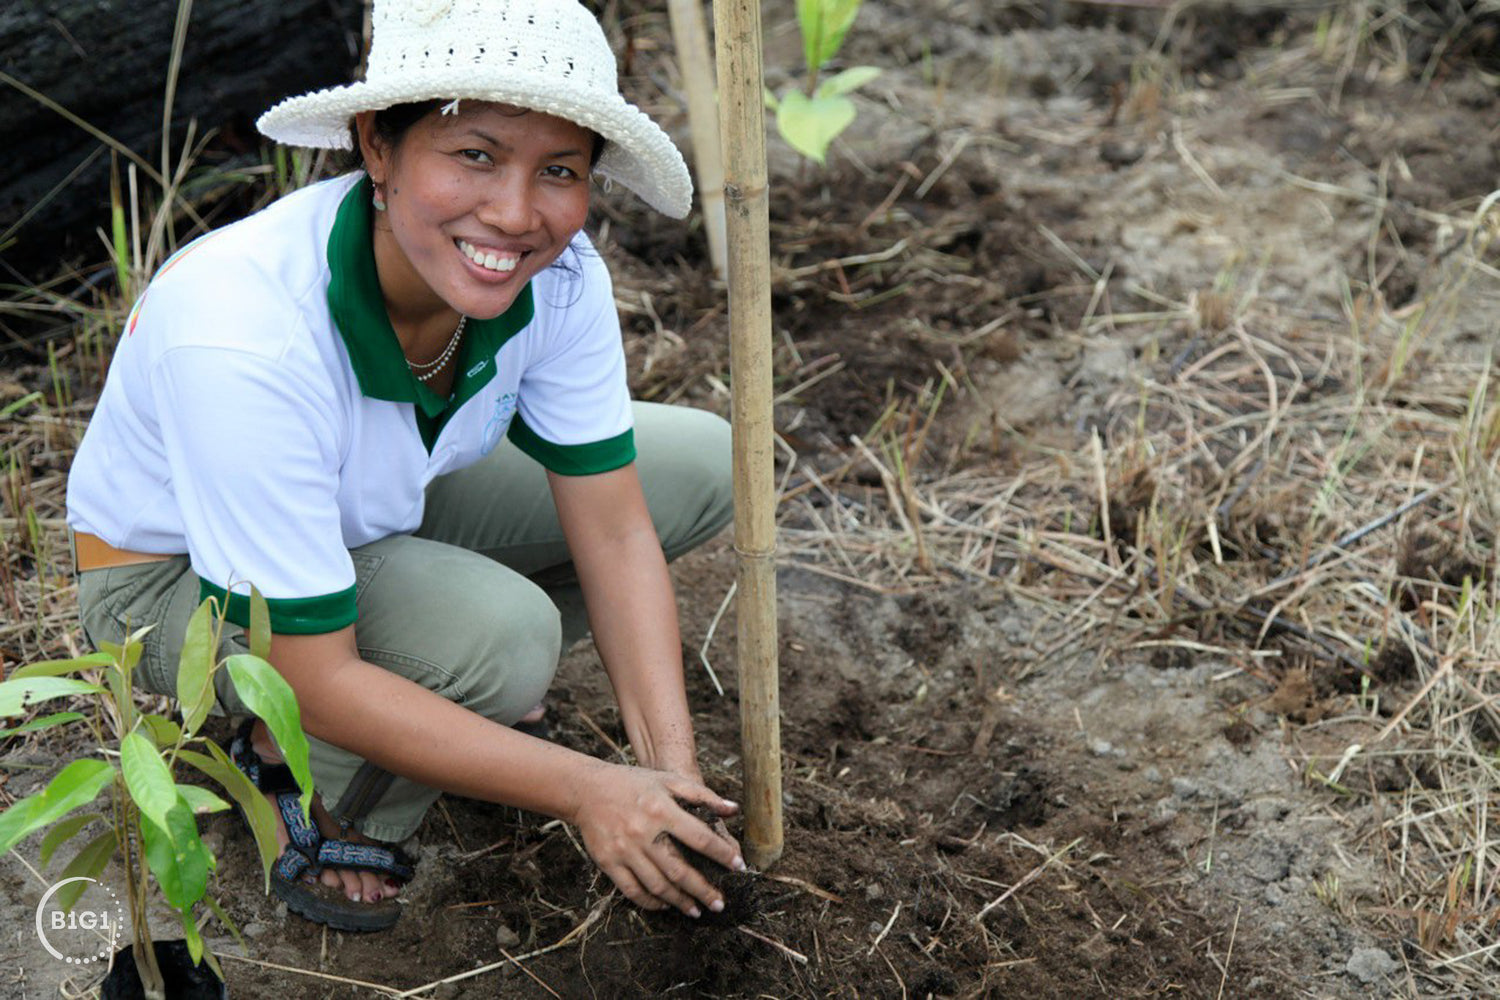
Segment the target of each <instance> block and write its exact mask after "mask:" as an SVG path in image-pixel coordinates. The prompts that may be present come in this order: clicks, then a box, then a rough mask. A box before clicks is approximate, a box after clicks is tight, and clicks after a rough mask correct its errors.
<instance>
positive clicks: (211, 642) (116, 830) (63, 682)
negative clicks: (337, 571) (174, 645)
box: [0, 591, 313, 1000]
mask: <svg viewBox="0 0 1500 1000" xmlns="http://www.w3.org/2000/svg"><path fill="white" fill-rule="evenodd" d="M250 606H251V613H250V629H249V631H248V634H247V638H248V639H249V645H250V652H249V653H242V654H238V655H234V656H230V657H227V658H225V659H223V660H219V659H217V658H216V657H215V650H217V649H218V648H219V640H220V638H221V636H222V633H223V628H224V617H223V614H222V612H221V611H219V610H218V607H217V603H216V602H215V601H214V599H213V598H209V599H208V600H206V601H204V602H203V603H202V604H201V605H199V607H198V610H197V611H196V612H194V614H193V617H192V619H191V620H190V621H189V623H188V627H187V633H186V635H185V637H184V641H183V645H182V656H181V664H180V667H179V670H178V674H177V699H178V702H179V707H180V710H181V719H180V720H174V719H169V718H167V717H165V716H162V715H157V714H154V713H144V712H141V711H140V710H139V708H138V707H137V706H136V703H135V698H134V671H135V668H136V665H137V664H138V663H139V662H140V659H141V652H142V649H143V646H142V642H141V640H142V639H143V638H144V636H145V635H146V633H147V632H149V631H150V629H151V626H147V627H145V628H142V629H139V630H137V631H135V632H134V633H132V634H131V635H130V636H129V637H128V638H126V640H125V642H124V643H121V644H118V645H116V644H114V643H100V644H99V646H100V650H99V652H97V653H91V654H89V655H87V656H80V657H76V658H74V659H70V660H55V661H48V662H43V663H33V664H30V665H28V666H24V667H21V668H19V669H18V670H16V671H15V672H14V673H13V674H11V676H10V679H8V680H6V681H5V682H4V683H0V719H9V718H13V717H17V716H22V715H25V714H27V713H28V711H29V710H30V709H31V707H32V706H35V705H38V704H41V703H43V702H47V701H53V700H55V699H58V698H65V697H70V698H74V699H75V705H76V706H77V707H78V708H82V709H84V710H83V711H65V712H55V713H52V714H49V715H45V716H42V717H40V718H35V719H32V720H30V721H28V722H25V723H23V724H21V725H18V726H15V727H14V728H11V729H4V730H0V738H3V737H10V736H15V735H17V734H20V733H28V732H38V731H41V730H49V729H56V728H59V727H63V726H69V725H77V726H79V727H81V728H84V729H86V730H87V736H88V738H89V743H90V744H91V749H90V750H89V751H88V752H86V753H83V754H81V755H80V756H79V757H78V758H77V759H75V760H73V761H72V762H70V763H69V764H68V765H67V766H66V767H64V768H63V769H62V771H60V772H59V773H58V774H57V776H56V777H54V778H53V779H52V780H51V781H50V782H49V783H48V784H47V787H46V788H44V789H43V790H42V791H40V792H37V793H36V794H34V795H30V796H27V797H26V798H24V799H21V800H19V801H18V802H16V803H14V804H13V805H12V806H11V807H10V808H9V809H7V810H5V811H4V812H3V813H0V851H8V850H10V849H11V848H13V847H15V846H16V845H17V844H18V843H20V842H21V841H22V840H23V839H24V838H25V837H27V836H28V835H30V834H32V833H35V832H38V831H41V830H44V829H45V830H47V831H48V832H47V834H46V836H45V838H44V839H43V841H42V846H41V861H42V863H43V864H44V865H45V864H46V863H47V862H48V861H50V860H51V858H52V856H53V855H54V854H55V853H56V852H57V850H58V848H59V847H61V846H62V845H63V844H64V843H66V842H67V841H68V840H71V839H72V838H73V837H75V836H77V835H78V834H80V833H82V832H83V831H84V830H87V829H91V828H96V827H102V832H97V833H96V834H95V836H94V837H93V838H92V839H90V840H89V841H88V843H86V844H85V845H84V846H83V847H82V848H81V849H80V850H79V851H78V852H77V853H76V854H74V856H73V858H72V860H71V861H70V862H69V863H68V865H67V866H66V867H65V868H64V869H63V871H62V873H61V877H62V878H63V879H67V878H72V877H75V876H87V877H88V878H90V879H97V878H98V876H99V875H100V874H101V873H102V872H103V871H104V869H105V867H106V866H107V865H108V864H109V862H110V861H111V860H112V859H115V858H118V859H119V861H120V863H121V866H122V867H123V869H124V872H125V882H126V894H125V895H126V901H127V903H128V904H129V911H130V923H131V938H132V941H133V944H134V949H133V950H134V957H135V964H136V968H137V970H138V972H139V974H140V979H141V986H142V987H143V989H144V991H145V996H146V997H148V998H150V1000H163V998H164V996H165V987H164V985H163V980H162V973H161V970H160V968H159V967H158V965H157V961H156V951H155V948H154V946H153V943H152V938H151V929H150V927H149V925H148V922H147V914H146V908H147V898H148V893H149V889H150V883H151V880H152V879H154V880H155V882H156V886H157V888H158V890H159V891H160V893H161V896H162V898H163V899H164V900H166V902H167V904H168V905H169V906H171V907H172V908H173V909H175V910H176V911H177V913H178V916H179V918H180V920H181V924H182V932H183V937H184V938H185V939H186V941H187V947H188V952H189V954H190V955H191V956H192V959H193V962H194V963H195V964H197V963H199V962H202V961H207V962H208V964H209V966H210V967H211V968H212V969H213V970H214V972H215V973H216V974H218V976H219V978H221V979H222V978H223V971H222V970H221V969H220V968H219V964H218V961H217V959H215V957H214V955H213V953H212V951H210V950H209V948H208V946H207V944H206V943H205V942H204V940H203V937H202V935H201V934H200V933H199V930H198V922H197V920H196V919H195V918H194V913H193V911H194V909H195V908H196V907H197V905H198V904H199V903H202V904H204V905H205V906H207V907H208V908H209V909H210V910H212V911H213V913H214V914H215V915H216V916H218V918H219V919H220V921H222V922H223V923H224V925H225V926H226V927H228V928H230V930H231V931H233V932H234V933H235V934H236V936H238V930H236V929H235V927H234V925H233V923H232V922H231V921H230V920H229V917H228V916H227V915H226V914H225V913H224V911H223V910H222V909H221V908H220V907H219V904H218V902H217V901H216V900H215V899H214V898H213V897H212V896H210V895H209V894H208V878H209V874H210V873H211V872H212V871H213V870H214V869H215V867H216V860H215V858H214V855H213V853H212V852H211V851H210V850H209V849H208V848H207V847H206V846H205V845H204V843H203V840H202V838H201V837H200V836H199V834H198V821H197V816H198V815H199V814H201V813H211V812H219V811H222V810H225V809H228V808H230V805H229V803H228V802H227V801H225V800H224V799H223V798H221V797H220V796H219V795H218V794H216V793H215V792H212V791H210V790H209V789H207V788H204V787H202V786H199V785H190V784H182V783H179V782H178V780H177V777H176V772H177V768H178V765H179V764H183V763H186V764H188V765H190V766H191V767H192V768H193V769H195V770H197V771H198V772H200V773H201V774H203V775H205V776H207V777H208V778H211V779H212V780H213V781H214V782H216V783H217V784H218V785H219V786H220V787H221V789H222V790H223V791H224V792H226V793H227V794H228V795H229V796H230V797H231V798H233V799H234V801H235V802H236V803H238V805H239V807H240V809H241V811H242V812H243V814H244V816H245V819H246V821H247V823H248V824H249V826H250V828H251V830H252V831H253V833H254V836H255V840H256V845H257V847H258V848H259V851H260V855H261V862H262V865H263V866H264V868H265V872H266V879H267V886H268V887H269V884H270V871H271V865H272V863H273V862H274V861H275V859H276V856H277V846H276V819H275V816H274V815H273V814H272V812H271V806H270V804H269V803H267V802H266V798H265V796H264V795H262V794H261V793H260V792H259V791H257V790H256V788H255V786H254V785H253V784H252V783H251V781H250V779H249V778H248V777H246V776H245V775H244V774H243V773H241V772H240V770H239V769H238V768H237V767H235V765H234V763H233V762H232V761H231V760H230V759H229V756H228V755H227V754H226V753H225V752H224V751H223V750H222V749H221V748H220V747H219V746H218V744H216V743H214V742H213V741H212V740H210V739H208V738H206V737H204V736H203V735H201V733H200V732H199V730H200V728H201V727H202V725H203V723H204V721H205V720H206V719H207V718H208V713H209V709H210V708H212V707H213V704H214V676H215V674H217V673H218V671H219V670H221V669H223V670H228V671H229V677H230V679H231V681H233V683H234V687H235V690H236V691H237V692H238V694H239V696H240V699H241V700H242V701H243V702H244V704H245V706H246V707H247V708H249V709H250V711H252V712H254V713H255V714H256V715H257V716H259V717H260V718H261V719H263V720H264V721H265V723H266V725H267V726H268V727H269V728H270V730H271V733H272V735H273V737H274V738H275V740H276V743H277V745H278V747H279V748H280V749H281V750H282V752H283V754H284V755H285V757H286V763H287V766H288V767H290V768H291V770H292V774H293V775H294V776H295V777H296V779H297V784H298V785H299V787H300V788H301V789H302V796H301V804H302V809H303V812H304V814H306V813H307V810H308V808H309V806H310V805H311V802H312V795H313V787H312V773H311V771H310V770H309V768H308V761H307V753H308V748H307V737H306V736H305V735H304V734H303V732H302V725H301V717H300V714H299V712H298V709H297V699H296V696H295V695H294V694H293V693H292V689H291V687H290V685H288V684H287V682H286V681H285V680H284V679H282V677H281V675H280V674H279V673H277V672H276V670H275V668H274V667H272V666H271V665H270V664H269V663H267V662H266V660H265V654H266V651H267V650H268V649H269V647H270V643H271V628H270V618H269V615H268V613H267V611H266V604H265V601H264V600H263V599H262V598H261V596H260V594H259V593H258V592H255V591H252V592H251V604H250ZM73 675H81V676H73ZM112 744H113V745H112ZM100 796H104V797H105V808H104V810H103V811H101V812H81V810H83V809H84V808H85V807H87V806H89V805H91V804H93V803H94V802H95V801H96V800H97V799H99V797H100ZM86 884H87V883H86V882H83V881H79V882H75V883H73V884H72V885H70V886H66V887H64V888H63V889H60V890H59V891H58V892H57V893H56V895H55V896H54V897H53V898H54V899H56V900H58V902H59V905H61V906H62V907H63V908H64V909H65V910H70V909H71V908H72V906H73V904H74V903H76V902H77V900H78V897H79V895H80V894H81V893H82V890H83V889H84V888H85V886H86Z"/></svg>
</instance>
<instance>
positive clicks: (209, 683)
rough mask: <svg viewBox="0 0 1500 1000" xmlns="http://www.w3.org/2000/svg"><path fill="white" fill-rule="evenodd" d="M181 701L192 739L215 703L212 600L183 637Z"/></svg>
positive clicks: (190, 621) (201, 608) (186, 729)
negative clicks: (210, 604)
mask: <svg viewBox="0 0 1500 1000" xmlns="http://www.w3.org/2000/svg"><path fill="white" fill-rule="evenodd" d="M177 664H178V665H177V700H178V701H179V702H181V703H182V728H183V731H184V732H186V733H187V734H188V735H189V736H191V735H193V734H194V733H196V732H197V731H198V727H199V726H201V725H203V720H204V719H206V718H208V710H209V709H210V708H212V707H213V704H214V685H213V672H214V619H213V609H212V608H211V607H210V606H209V600H208V599H205V600H204V602H203V603H202V604H200V605H198V609H197V610H196V611H194V612H193V617H192V618H190V619H188V624H187V631H186V632H185V633H184V634H183V638H182V656H181V657H180V658H179V659H178V661H177Z"/></svg>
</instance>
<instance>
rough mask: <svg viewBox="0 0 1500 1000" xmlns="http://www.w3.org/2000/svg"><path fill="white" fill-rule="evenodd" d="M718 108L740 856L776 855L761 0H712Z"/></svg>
mask: <svg viewBox="0 0 1500 1000" xmlns="http://www.w3.org/2000/svg"><path fill="white" fill-rule="evenodd" d="M714 29H715V30H714V34H715V37H716V39H717V44H718V63H719V95H720V106H721V107H722V108H723V113H724V123H725V128H724V162H725V184H724V193H725V199H726V202H727V210H728V213H727V214H728V237H729V336H730V350H729V367H730V373H731V375H732V376H733V385H734V395H733V397H732V402H731V418H732V420H733V424H734V496H735V503H734V547H735V551H736V552H737V553H738V554H739V573H738V581H739V583H738V586H739V596H738V598H737V599H736V603H735V611H736V618H737V620H738V627H737V639H738V644H737V650H738V656H739V665H740V726H741V741H742V745H743V750H744V759H745V796H744V797H745V858H746V860H748V861H749V862H750V864H752V865H754V866H755V867H757V868H765V867H767V866H769V865H771V864H773V863H775V861H776V860H777V859H778V858H780V857H781V847H782V824H781V713H780V704H779V702H780V698H779V694H778V691H777V664H776V496H775V489H776V484H775V467H774V457H775V442H774V438H773V436H772V435H773V431H772V425H771V275H770V264H771V251H770V246H771V235H770V233H771V221H770V208H769V199H768V194H767V182H766V125H765V117H764V105H763V104H762V103H761V101H762V97H761V95H762V92H763V87H764V84H763V82H762V78H761V55H760V54H761V30H760V3H759V0H714Z"/></svg>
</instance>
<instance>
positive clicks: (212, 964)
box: [203, 941, 224, 983]
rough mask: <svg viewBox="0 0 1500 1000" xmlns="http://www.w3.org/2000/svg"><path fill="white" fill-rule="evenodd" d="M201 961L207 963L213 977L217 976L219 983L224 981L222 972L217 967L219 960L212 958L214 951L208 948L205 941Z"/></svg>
mask: <svg viewBox="0 0 1500 1000" xmlns="http://www.w3.org/2000/svg"><path fill="white" fill-rule="evenodd" d="M203 960H204V961H205V962H207V963H208V967H209V968H210V969H213V970H214V975H216V976H218V977H219V982H221V983H222V982H223V981H224V970H223V969H222V968H220V967H219V960H218V959H217V958H215V957H214V950H213V949H212V948H210V947H209V946H208V942H207V941H205V942H203Z"/></svg>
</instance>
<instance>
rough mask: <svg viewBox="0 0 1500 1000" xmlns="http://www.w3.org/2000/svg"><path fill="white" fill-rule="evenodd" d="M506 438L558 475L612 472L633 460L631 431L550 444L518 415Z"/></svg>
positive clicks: (632, 436)
mask: <svg viewBox="0 0 1500 1000" xmlns="http://www.w3.org/2000/svg"><path fill="white" fill-rule="evenodd" d="M507 436H508V437H509V438H510V439H511V441H513V442H515V445H516V447H517V448H520V449H521V450H522V451H524V452H525V453H526V454H528V455H530V456H531V457H532V458H534V459H536V460H537V461H538V462H540V463H542V465H543V466H544V467H545V468H546V469H548V470H549V471H551V472H555V473H557V474H558V475H560V476H593V475H597V474H599V473H601V472H613V471H614V470H615V469H619V468H622V467H623V466H626V465H629V464H630V463H631V462H634V461H635V431H634V430H627V431H626V432H625V433H623V434H617V435H615V436H614V437H612V438H606V439H605V440H603V441H593V442H590V443H589V444H553V443H552V442H551V441H547V440H544V439H543V438H541V437H539V436H538V435H537V432H536V431H534V430H532V429H531V428H530V427H527V426H526V421H524V420H522V419H521V415H520V414H519V413H517V414H516V415H515V418H514V419H513V420H511V422H510V431H509V433H508V435H507Z"/></svg>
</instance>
